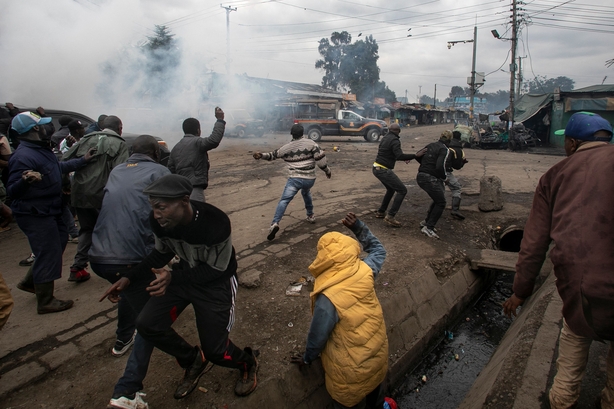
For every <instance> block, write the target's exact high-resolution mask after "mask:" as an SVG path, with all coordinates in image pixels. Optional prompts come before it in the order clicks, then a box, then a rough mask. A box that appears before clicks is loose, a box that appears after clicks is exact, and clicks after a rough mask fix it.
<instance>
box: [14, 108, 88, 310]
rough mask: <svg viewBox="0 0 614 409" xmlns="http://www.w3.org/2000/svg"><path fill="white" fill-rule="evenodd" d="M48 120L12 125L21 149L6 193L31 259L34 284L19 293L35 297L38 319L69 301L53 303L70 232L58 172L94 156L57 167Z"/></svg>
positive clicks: (23, 119) (18, 119) (25, 117)
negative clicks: (30, 252)
mask: <svg viewBox="0 0 614 409" xmlns="http://www.w3.org/2000/svg"><path fill="white" fill-rule="evenodd" d="M50 122H51V118H50V117H41V116H39V115H37V114H35V113H33V112H22V113H20V114H19V115H17V116H15V117H14V118H13V120H12V122H11V127H12V128H13V130H15V131H16V132H17V134H19V139H20V141H21V142H20V144H19V147H18V148H17V149H16V150H15V153H13V155H12V156H11V158H10V160H9V180H8V184H7V193H8V195H9V196H10V197H11V198H12V199H13V201H12V202H11V210H12V211H13V216H14V217H15V220H16V221H17V225H19V228H20V229H21V230H22V231H23V232H24V233H25V235H26V236H27V237H28V242H29V243H30V247H31V248H32V253H34V255H35V257H36V258H35V260H36V261H35V262H34V266H33V269H32V282H31V283H30V284H29V286H27V287H24V288H22V287H20V289H22V290H24V291H28V292H33V293H35V294H36V300H37V310H38V313H39V314H47V313H52V312H59V311H64V310H67V309H69V308H70V307H72V305H73V302H72V300H67V301H62V300H58V299H56V298H54V296H53V290H54V281H55V280H57V279H58V278H60V277H61V275H62V253H63V252H64V248H65V247H66V243H67V242H68V231H67V227H66V224H65V223H64V221H63V220H62V173H69V172H73V171H75V170H77V169H79V168H82V167H83V166H85V165H86V163H87V162H89V161H90V160H91V159H92V158H93V155H94V152H95V151H94V150H92V149H90V150H88V151H87V152H86V153H85V155H84V156H83V157H81V158H79V159H74V160H70V161H66V162H58V160H57V158H56V156H55V155H54V154H53V152H52V150H51V145H50V141H49V138H48V137H47V132H46V130H45V124H48V123H50Z"/></svg>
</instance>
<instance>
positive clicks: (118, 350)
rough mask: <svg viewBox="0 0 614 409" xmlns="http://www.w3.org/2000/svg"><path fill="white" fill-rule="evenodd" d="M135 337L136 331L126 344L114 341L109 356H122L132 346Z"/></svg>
mask: <svg viewBox="0 0 614 409" xmlns="http://www.w3.org/2000/svg"><path fill="white" fill-rule="evenodd" d="M135 336H136V330H135V331H134V333H133V334H132V338H130V339H129V340H128V341H126V342H123V341H120V340H119V339H117V340H115V345H113V348H111V355H113V356H116V357H120V356H122V355H124V354H125V353H126V352H128V350H129V349H130V347H131V346H132V345H133V344H134V337H135Z"/></svg>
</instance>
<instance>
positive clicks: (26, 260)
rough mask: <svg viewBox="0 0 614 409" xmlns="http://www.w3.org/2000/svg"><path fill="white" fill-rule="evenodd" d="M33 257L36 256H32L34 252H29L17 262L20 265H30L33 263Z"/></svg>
mask: <svg viewBox="0 0 614 409" xmlns="http://www.w3.org/2000/svg"><path fill="white" fill-rule="evenodd" d="M35 259H36V257H35V256H34V253H30V255H29V256H28V257H27V258H24V259H23V260H21V261H20V262H19V265H20V266H22V267H27V266H31V265H32V264H34V260H35Z"/></svg>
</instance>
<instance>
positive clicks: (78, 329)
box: [55, 325, 87, 342]
mask: <svg viewBox="0 0 614 409" xmlns="http://www.w3.org/2000/svg"><path fill="white" fill-rule="evenodd" d="M85 331H87V328H85V326H83V325H81V326H78V327H76V328H73V329H71V330H70V331H68V332H65V333H63V334H60V335H56V336H55V338H56V339H57V340H58V341H60V342H64V341H68V340H69V339H71V338H74V337H76V336H78V335H81V334H83V333H84V332H85Z"/></svg>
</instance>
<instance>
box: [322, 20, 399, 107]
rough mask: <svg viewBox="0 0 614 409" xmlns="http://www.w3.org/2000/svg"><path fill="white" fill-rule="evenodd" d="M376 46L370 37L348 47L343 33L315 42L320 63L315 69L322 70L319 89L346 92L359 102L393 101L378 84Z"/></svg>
mask: <svg viewBox="0 0 614 409" xmlns="http://www.w3.org/2000/svg"><path fill="white" fill-rule="evenodd" d="M378 50H379V46H378V45H377V42H376V41H375V39H374V38H373V36H367V37H365V39H364V40H359V41H356V42H354V43H352V36H351V35H350V34H349V33H348V32H347V31H342V32H341V33H339V32H337V31H335V32H334V33H332V35H331V37H330V40H329V39H328V38H323V39H321V40H320V42H319V46H318V52H319V53H320V55H321V56H322V59H320V60H318V61H316V63H315V67H316V68H318V69H321V70H324V76H323V77H322V85H323V86H325V87H330V88H333V89H335V90H342V89H343V90H349V91H350V92H352V93H354V94H356V98H357V99H358V100H360V101H369V100H372V99H373V98H375V97H379V98H385V99H386V100H387V101H389V102H392V101H396V94H395V93H394V92H393V91H392V90H390V88H388V86H387V85H386V83H385V82H383V81H380V78H379V71H380V70H379V67H378V66H377V60H378V59H379V55H378Z"/></svg>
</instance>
